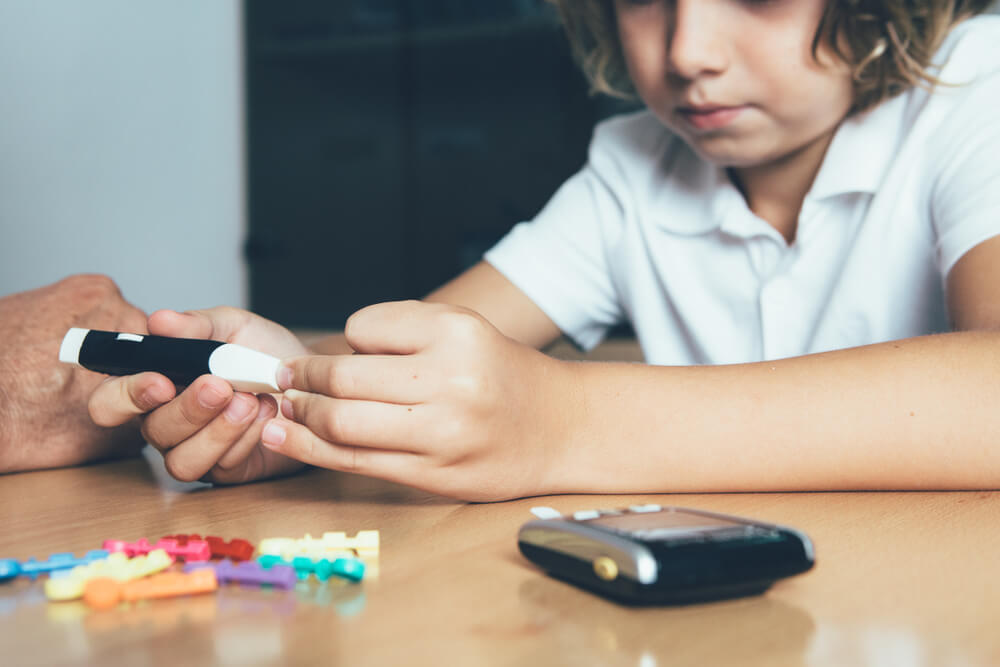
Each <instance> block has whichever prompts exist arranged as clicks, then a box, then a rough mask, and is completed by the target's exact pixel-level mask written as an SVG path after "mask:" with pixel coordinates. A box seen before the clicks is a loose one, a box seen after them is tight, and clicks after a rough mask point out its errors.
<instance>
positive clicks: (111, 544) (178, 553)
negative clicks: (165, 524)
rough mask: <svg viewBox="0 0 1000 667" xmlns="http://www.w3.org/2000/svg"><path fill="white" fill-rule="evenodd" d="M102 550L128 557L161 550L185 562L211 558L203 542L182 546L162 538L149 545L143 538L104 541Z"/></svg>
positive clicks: (174, 541)
mask: <svg viewBox="0 0 1000 667" xmlns="http://www.w3.org/2000/svg"><path fill="white" fill-rule="evenodd" d="M104 548H105V549H107V550H108V551H110V552H112V553H114V552H117V551H123V552H125V554H126V555H128V556H144V555H146V554H148V553H149V552H150V551H152V550H153V549H163V550H164V551H166V552H167V553H168V554H170V555H171V556H173V557H174V558H179V559H182V560H185V561H195V560H208V559H209V558H211V556H212V551H211V549H210V548H209V546H208V542H206V541H204V540H188V541H186V542H185V544H183V545H181V544H180V543H179V542H178V541H177V540H174V539H170V538H163V539H161V540H159V541H157V543H156V544H150V543H149V540H147V539H146V538H145V537H144V538H142V539H139V540H136V541H135V542H126V541H124V540H104Z"/></svg>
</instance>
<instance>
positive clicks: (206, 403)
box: [198, 384, 226, 409]
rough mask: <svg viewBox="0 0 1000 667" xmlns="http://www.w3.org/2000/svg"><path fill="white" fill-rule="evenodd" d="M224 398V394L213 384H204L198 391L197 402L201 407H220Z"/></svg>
mask: <svg viewBox="0 0 1000 667" xmlns="http://www.w3.org/2000/svg"><path fill="white" fill-rule="evenodd" d="M225 400H226V394H225V393H224V392H223V391H222V390H221V389H219V388H218V387H215V386H214V385H210V384H206V385H205V386H204V387H202V388H201V391H199V392H198V402H199V403H201V407H203V408H209V409H215V408H217V407H220V406H221V405H222V404H223V402H225Z"/></svg>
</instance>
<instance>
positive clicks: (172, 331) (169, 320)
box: [148, 306, 250, 341]
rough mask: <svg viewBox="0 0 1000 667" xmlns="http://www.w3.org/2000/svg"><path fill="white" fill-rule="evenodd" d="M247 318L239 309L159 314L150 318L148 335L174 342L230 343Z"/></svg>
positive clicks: (161, 311)
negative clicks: (186, 340)
mask: <svg viewBox="0 0 1000 667" xmlns="http://www.w3.org/2000/svg"><path fill="white" fill-rule="evenodd" d="M249 318H250V314H249V313H248V312H247V311H244V310H240V309H239V308H230V307H228V306H220V307H218V308H209V309H207V310H189V311H186V312H183V313H179V312H177V311H174V310H158V311H156V312H155V313H153V314H152V315H150V316H149V320H148V326H149V333H151V334H155V335H157V336H172V337H174V338H203V339H211V340H221V341H227V340H229V339H230V338H231V337H232V336H233V335H234V334H235V333H236V332H237V331H238V330H239V329H240V328H241V327H242V326H244V325H245V324H246V323H247V320H248V319H249Z"/></svg>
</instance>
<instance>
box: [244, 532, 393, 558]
mask: <svg viewBox="0 0 1000 667" xmlns="http://www.w3.org/2000/svg"><path fill="white" fill-rule="evenodd" d="M259 549H260V553H261V554H263V555H265V556H281V557H282V558H284V559H286V560H291V559H292V558H295V557H297V556H302V557H305V558H327V559H329V558H338V557H343V556H359V557H361V558H374V557H377V556H378V551H379V533H378V531H377V530H359V531H358V533H357V535H355V536H354V537H348V536H347V534H346V533H340V532H327V533H323V537H321V538H320V539H316V538H315V537H313V536H312V535H309V534H306V536H305V537H303V538H301V539H294V538H291V537H271V538H268V539H265V540H261V542H260V547H259Z"/></svg>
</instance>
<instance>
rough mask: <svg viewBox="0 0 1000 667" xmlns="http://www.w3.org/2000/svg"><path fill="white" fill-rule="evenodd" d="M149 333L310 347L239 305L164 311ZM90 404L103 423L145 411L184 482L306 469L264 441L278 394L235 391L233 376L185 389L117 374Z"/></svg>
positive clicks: (280, 352)
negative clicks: (273, 449) (264, 432)
mask: <svg viewBox="0 0 1000 667" xmlns="http://www.w3.org/2000/svg"><path fill="white" fill-rule="evenodd" d="M149 332H150V333H151V334H156V335H160V336H174V337H181V338H206V339H212V340H220V341H224V342H227V343H238V344H240V345H245V346H246V347H249V348H252V349H255V350H259V351H261V352H266V353H267V354H271V355H274V356H277V357H287V356H292V355H300V354H303V353H305V352H306V348H305V347H304V346H303V345H302V344H301V343H300V342H299V340H298V339H297V338H296V337H295V335H294V334H292V333H291V332H290V331H288V330H287V329H285V328H284V327H282V326H280V325H278V324H275V323H274V322H271V321H269V320H266V319H264V318H262V317H259V316H257V315H254V314H253V313H249V312H247V311H244V310H239V309H236V308H225V307H223V308H212V309H210V310H200V311H192V312H189V313H176V312H174V311H169V310H161V311H157V312H155V313H153V314H152V315H151V316H150V317H149ZM89 408H90V414H91V417H92V418H93V419H94V421H95V422H97V423H98V424H100V425H102V426H114V425H116V424H120V423H123V422H125V421H127V420H129V419H130V418H132V417H134V416H135V415H137V414H138V415H145V416H144V417H143V418H142V433H143V436H145V438H146V441H147V442H149V444H151V445H152V446H153V447H155V448H156V449H158V450H159V451H160V452H162V453H163V457H164V461H165V463H166V468H167V471H168V472H170V474H171V475H173V476H174V477H176V478H177V479H180V480H183V481H191V480H196V479H202V478H206V477H207V479H210V480H211V481H215V482H220V483H229V484H232V483H239V482H245V481H248V480H251V479H258V478H261V477H270V476H273V475H275V474H279V473H283V472H288V471H290V470H293V469H295V468H298V467H301V465H300V464H299V463H297V462H295V461H290V460H289V459H287V458H285V457H283V456H280V455H277V454H275V453H274V452H272V451H270V450H268V449H267V448H263V447H260V446H259V444H260V432H261V429H262V428H263V425H264V424H265V423H266V421H267V419H268V418H270V417H273V416H274V415H275V414H276V413H277V400H276V399H275V397H273V396H270V395H267V394H261V395H260V396H254V395H253V394H246V393H242V392H234V391H233V388H232V387H231V386H230V384H229V383H228V382H226V381H225V380H223V379H221V378H217V377H214V376H211V375H203V376H202V377H200V378H198V379H197V380H195V381H194V382H193V383H192V384H191V385H190V386H188V387H187V388H186V389H184V391H183V392H181V393H180V394H179V395H178V394H177V390H176V389H175V387H174V385H173V383H172V382H170V380H168V379H167V378H166V377H164V376H163V375H160V374H159V373H139V374H137V375H129V376H125V377H111V378H108V379H107V381H105V382H104V383H103V384H101V385H100V386H99V387H98V388H97V389H96V390H95V391H94V393H93V394H92V395H91V398H90V404H89Z"/></svg>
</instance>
